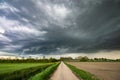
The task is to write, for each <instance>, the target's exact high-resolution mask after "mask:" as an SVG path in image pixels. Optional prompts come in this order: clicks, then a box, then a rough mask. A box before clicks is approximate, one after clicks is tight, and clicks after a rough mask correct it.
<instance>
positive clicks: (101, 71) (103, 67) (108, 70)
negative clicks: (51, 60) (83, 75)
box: [67, 62, 120, 80]
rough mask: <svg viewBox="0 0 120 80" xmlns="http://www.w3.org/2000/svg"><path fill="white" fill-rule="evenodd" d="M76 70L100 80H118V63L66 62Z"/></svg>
mask: <svg viewBox="0 0 120 80" xmlns="http://www.w3.org/2000/svg"><path fill="white" fill-rule="evenodd" d="M67 63H68V64H71V65H73V66H75V67H76V68H78V69H81V70H84V71H87V72H90V73H91V74H94V75H95V76H96V77H97V78H99V79H100V80H119V79H120V78H119V77H120V62H67Z"/></svg>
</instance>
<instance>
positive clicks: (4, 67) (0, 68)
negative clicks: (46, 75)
mask: <svg viewBox="0 0 120 80" xmlns="http://www.w3.org/2000/svg"><path fill="white" fill-rule="evenodd" d="M46 64H51V63H0V74H3V73H8V72H13V71H16V70H21V69H26V68H30V67H36V66H42V65H46Z"/></svg>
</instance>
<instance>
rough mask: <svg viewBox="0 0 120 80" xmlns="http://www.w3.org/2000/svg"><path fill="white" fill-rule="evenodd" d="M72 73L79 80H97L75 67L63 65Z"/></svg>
mask: <svg viewBox="0 0 120 80" xmlns="http://www.w3.org/2000/svg"><path fill="white" fill-rule="evenodd" d="M65 64H66V65H67V66H68V67H69V68H70V69H71V70H72V71H73V73H75V74H76V76H78V77H79V78H80V79H81V80H99V79H98V78H96V77H95V76H94V75H93V74H91V73H89V72H86V71H84V70H80V69H78V68H76V67H75V66H72V65H70V64H67V63H65Z"/></svg>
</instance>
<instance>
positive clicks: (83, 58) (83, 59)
mask: <svg viewBox="0 0 120 80" xmlns="http://www.w3.org/2000/svg"><path fill="white" fill-rule="evenodd" d="M80 61H81V62H82V61H83V62H86V61H89V58H88V57H87V56H84V57H82V58H81V59H80Z"/></svg>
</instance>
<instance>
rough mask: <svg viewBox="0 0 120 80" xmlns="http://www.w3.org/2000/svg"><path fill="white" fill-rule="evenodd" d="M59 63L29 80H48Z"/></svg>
mask: <svg viewBox="0 0 120 80" xmlns="http://www.w3.org/2000/svg"><path fill="white" fill-rule="evenodd" d="M58 65H59V63H56V64H54V65H52V66H50V67H48V68H47V69H45V70H44V71H43V72H41V73H38V74H36V75H35V76H33V77H31V78H30V79H29V80H49V78H50V76H51V74H52V73H53V72H54V71H55V70H56V68H57V67H58Z"/></svg>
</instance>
